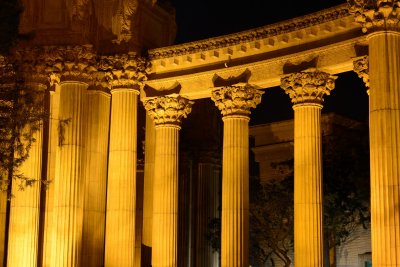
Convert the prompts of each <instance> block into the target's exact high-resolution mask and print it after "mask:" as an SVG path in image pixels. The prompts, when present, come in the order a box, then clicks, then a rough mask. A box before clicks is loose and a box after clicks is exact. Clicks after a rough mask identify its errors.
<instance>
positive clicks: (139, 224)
mask: <svg viewBox="0 0 400 267" xmlns="http://www.w3.org/2000/svg"><path fill="white" fill-rule="evenodd" d="M143 163H144V162H143V159H140V160H138V164H137V171H136V221H135V222H136V227H135V228H136V229H135V265H134V266H135V267H141V266H142V232H143V231H142V229H143V182H144V180H143V179H144V169H143V168H144V165H143ZM143 266H149V265H144V264H143Z"/></svg>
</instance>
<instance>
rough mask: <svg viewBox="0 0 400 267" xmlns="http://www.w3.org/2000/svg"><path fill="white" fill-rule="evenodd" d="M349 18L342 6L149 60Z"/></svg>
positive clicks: (154, 53) (164, 51)
mask: <svg viewBox="0 0 400 267" xmlns="http://www.w3.org/2000/svg"><path fill="white" fill-rule="evenodd" d="M348 16H351V15H350V14H349V10H348V5H347V4H342V5H339V6H335V7H332V8H328V9H325V10H322V11H319V12H315V13H312V14H309V15H305V16H302V17H298V18H294V19H290V20H286V21H283V22H279V23H274V24H270V25H267V26H263V27H259V28H255V29H250V30H246V31H242V32H238V33H233V34H228V35H223V36H219V37H214V38H209V39H205V40H200V41H195V42H190V43H184V44H180V45H174V46H169V47H163V48H158V49H152V50H150V51H149V58H150V59H151V60H156V59H161V58H168V57H171V56H181V55H185V54H191V53H197V52H202V51H208V50H212V49H219V48H223V47H229V46H233V45H237V44H241V43H246V42H251V41H255V40H260V39H264V38H269V37H273V36H277V35H280V34H284V33H290V32H294V31H297V30H301V29H305V28H308V27H312V26H315V25H319V24H323V23H327V22H330V21H334V20H337V19H340V18H345V17H348Z"/></svg>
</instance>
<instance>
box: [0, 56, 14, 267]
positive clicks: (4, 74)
mask: <svg viewBox="0 0 400 267" xmlns="http://www.w3.org/2000/svg"><path fill="white" fill-rule="evenodd" d="M14 86H15V71H14V66H13V65H12V64H10V63H9V62H8V59H7V58H6V57H4V56H2V55H0V92H7V91H9V90H10V89H11V88H14ZM8 104H9V103H7V102H3V101H2V102H1V103H0V107H1V108H2V110H1V111H0V116H2V117H3V116H4V115H5V116H7V114H8V111H7V110H6V111H5V113H3V112H4V111H3V108H4V106H7V105H8ZM2 149H4V146H2ZM3 168H4V166H2V169H3ZM8 179H9V177H8V172H6V171H1V172H0V189H1V192H0V266H6V259H7V255H6V254H7V242H6V241H7V234H8V233H7V230H8V217H9V216H8V214H9V213H8V210H9V208H8V207H9V204H10V203H9V201H8V200H7V198H8V192H5V191H6V190H7V189H8V188H9V184H10V182H9V181H8Z"/></svg>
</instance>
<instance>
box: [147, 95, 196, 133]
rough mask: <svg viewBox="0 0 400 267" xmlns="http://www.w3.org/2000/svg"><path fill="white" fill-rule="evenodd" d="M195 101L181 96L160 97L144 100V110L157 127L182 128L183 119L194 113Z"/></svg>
mask: <svg viewBox="0 0 400 267" xmlns="http://www.w3.org/2000/svg"><path fill="white" fill-rule="evenodd" d="M193 104H194V102H193V101H190V100H189V99H187V98H184V97H182V96H180V95H169V96H158V97H154V98H148V99H145V100H144V108H145V109H146V110H147V113H148V115H149V116H150V117H151V118H152V119H153V120H154V123H155V125H156V126H160V125H175V126H180V124H181V122H182V119H183V118H186V117H187V115H188V114H189V113H190V112H191V111H192V105H193Z"/></svg>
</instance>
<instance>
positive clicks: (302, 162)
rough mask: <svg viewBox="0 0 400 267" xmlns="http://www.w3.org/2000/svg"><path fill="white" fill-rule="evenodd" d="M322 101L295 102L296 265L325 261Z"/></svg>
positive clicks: (309, 264) (315, 263) (319, 263)
mask: <svg viewBox="0 0 400 267" xmlns="http://www.w3.org/2000/svg"><path fill="white" fill-rule="evenodd" d="M321 108H322V106H321V105H318V104H316V105H312V104H308V105H296V106H294V108H293V109H294V233H295V237H294V251H295V265H296V266H307V267H309V266H315V267H317V266H322V265H323V212H322V210H323V202H322V198H323V195H322V149H321V144H322V142H321V121H320V119H321Z"/></svg>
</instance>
